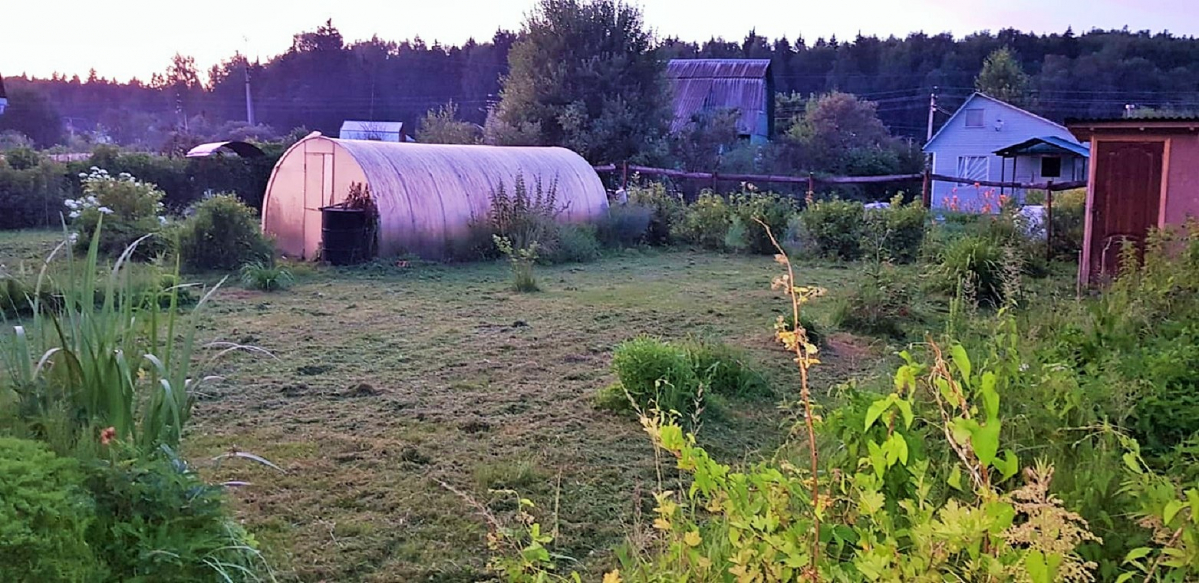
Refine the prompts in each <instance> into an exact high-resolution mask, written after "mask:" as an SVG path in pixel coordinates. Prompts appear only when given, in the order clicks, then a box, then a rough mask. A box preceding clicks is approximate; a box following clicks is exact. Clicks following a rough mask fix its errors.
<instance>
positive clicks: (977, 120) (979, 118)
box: [966, 109, 983, 128]
mask: <svg viewBox="0 0 1199 583" xmlns="http://www.w3.org/2000/svg"><path fill="white" fill-rule="evenodd" d="M966 127H968V128H981V127H983V110H981V109H967V110H966Z"/></svg>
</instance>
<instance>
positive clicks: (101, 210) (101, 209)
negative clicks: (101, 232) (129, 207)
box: [96, 206, 112, 215]
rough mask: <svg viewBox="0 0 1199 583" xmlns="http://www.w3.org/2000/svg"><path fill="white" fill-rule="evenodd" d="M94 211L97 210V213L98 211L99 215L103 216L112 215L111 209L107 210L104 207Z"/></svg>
mask: <svg viewBox="0 0 1199 583" xmlns="http://www.w3.org/2000/svg"><path fill="white" fill-rule="evenodd" d="M96 210H97V211H99V212H100V213H101V214H105V215H111V214H112V209H110V208H108V207H106V206H102V207H100V208H98V209H96Z"/></svg>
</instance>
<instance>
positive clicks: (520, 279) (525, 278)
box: [495, 235, 541, 293]
mask: <svg viewBox="0 0 1199 583" xmlns="http://www.w3.org/2000/svg"><path fill="white" fill-rule="evenodd" d="M495 246H496V248H498V249H499V250H500V253H503V254H504V256H505V257H507V258H508V265H509V267H510V268H511V269H512V289H513V290H514V291H518V292H522V293H528V292H536V291H541V287H540V286H538V285H537V277H536V276H535V275H534V274H533V266H534V265H536V264H537V257H538V256H537V248H538V244H537V241H533V242H531V243H529V244H528V246H526V247H520V248H517V247H515V246H513V245H512V241H510V240H508V238H507V237H501V236H499V235H495Z"/></svg>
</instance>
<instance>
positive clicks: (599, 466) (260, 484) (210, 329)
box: [0, 233, 886, 582]
mask: <svg viewBox="0 0 1199 583" xmlns="http://www.w3.org/2000/svg"><path fill="white" fill-rule="evenodd" d="M0 236H8V235H4V234H0ZM9 240H12V241H21V242H22V243H21V245H26V246H27V247H26V249H27V251H22V253H25V252H28V253H30V254H32V256H33V257H34V258H36V257H38V256H40V252H38V248H39V247H38V245H40V243H39V242H38V241H40V237H35V236H33V234H30V233H22V234H21V235H19V236H11V237H10V239H9ZM48 240H49V241H53V237H50V238H48ZM3 248H4V249H5V253H8V247H7V246H5V247H3ZM779 269H780V266H778V265H777V264H775V263H774V262H773V261H772V260H771V259H770V258H768V257H746V256H735V255H719V254H708V253H695V252H685V251H667V252H659V251H636V250H634V251H628V252H625V253H623V254H617V255H614V256H610V257H608V258H605V259H603V260H601V261H600V262H597V263H592V264H588V265H586V266H578V265H574V266H570V265H566V266H556V267H538V279H539V282H540V284H541V287H542V289H543V292H542V293H538V294H520V293H516V292H513V291H510V287H511V280H510V273H509V270H508V265H507V264H506V263H505V262H498V261H497V262H495V263H487V264H464V265H454V266H442V265H430V264H424V263H418V262H413V263H411V264H409V265H407V266H406V267H398V266H395V265H394V263H388V262H381V261H380V262H375V263H373V264H370V265H369V266H367V267H361V268H352V269H351V268H347V269H339V270H334V269H319V270H314V272H311V273H306V274H305V275H304V277H302V278H301V277H298V278H297V282H296V284H295V285H294V286H293V287H292V288H291V289H289V290H287V291H285V292H282V293H272V294H268V293H264V292H259V291H254V290H247V289H237V288H225V289H222V290H221V292H220V293H219V294H217V295H216V296H215V297H214V298H213V299H214V301H213V303H212V304H211V305H210V307H209V308H207V309H206V312H205V320H204V322H203V323H202V330H201V331H200V337H201V338H203V339H206V340H224V341H232V342H239V343H245V344H253V345H255V346H259V347H262V348H264V349H266V350H269V351H270V352H271V353H272V354H273V355H274V358H270V357H264V356H261V355H249V354H230V355H228V356H227V357H225V358H222V359H221V360H220V361H219V366H218V370H215V371H212V374H217V375H220V376H221V377H223V378H222V380H220V381H215V382H213V383H212V384H208V385H206V387H205V390H204V394H203V395H201V396H200V400H199V402H198V403H197V405H196V407H195V411H194V413H193V418H192V423H191V425H190V426H189V430H188V433H187V435H186V436H185V439H184V454H185V455H186V456H187V457H189V458H190V459H192V460H196V461H202V460H205V459H207V458H211V457H213V456H216V455H218V454H220V453H222V452H226V451H228V450H230V449H231V448H236V449H239V450H242V451H249V452H253V453H255V454H258V455H261V456H263V457H265V458H267V459H269V460H271V461H272V462H274V463H276V464H278V465H280V466H281V467H283V468H285V469H286V470H287V473H286V474H280V473H278V472H275V471H274V470H270V469H268V468H263V467H260V466H258V465H257V464H236V463H226V464H223V465H222V466H221V467H220V468H219V469H217V470H210V471H208V472H207V475H206V477H208V478H209V479H211V480H222V481H223V480H245V481H249V482H251V483H252V485H251V486H248V487H245V488H240V489H237V490H235V491H234V493H233V495H232V498H233V500H234V507H235V508H236V510H237V514H238V518H239V519H241V520H244V522H245V524H246V526H247V527H248V528H249V529H250V530H251V532H253V533H254V534H255V536H257V537H258V539H259V540H261V541H262V542H263V545H264V549H265V552H266V555H267V557H268V559H269V560H270V561H271V563H272V566H274V567H275V568H276V569H278V571H279V572H280V580H282V581H322V580H324V581H339V582H340V581H373V582H374V581H397V582H398V581H475V580H479V579H481V578H484V574H485V573H484V565H485V563H486V552H487V549H486V543H485V540H484V534H485V533H486V524H485V523H484V521H483V520H482V519H481V518H480V517H479V516H477V514H476V513H475V511H474V510H473V509H472V508H471V506H470V505H469V504H468V503H467V502H466V501H464V500H462V499H461V498H459V497H458V496H457V495H455V494H453V493H451V492H449V491H447V490H445V489H444V488H442V487H441V486H440V485H439V484H438V481H442V482H445V483H447V484H449V485H451V486H453V487H454V488H456V489H459V490H461V491H463V492H465V493H467V494H469V495H470V496H471V497H473V498H474V499H475V500H477V501H478V502H480V503H482V504H485V505H487V506H488V507H489V508H490V509H491V510H492V511H493V512H497V513H499V514H500V515H501V516H504V515H505V513H506V512H510V510H511V508H509V505H510V501H509V500H508V499H504V498H503V497H501V496H497V495H493V494H490V493H489V489H494V488H515V489H518V490H519V491H520V492H521V494H522V495H523V496H524V497H527V498H531V499H533V500H535V501H536V502H537V503H538V512H539V513H540V514H539V517H540V519H541V520H542V522H543V524H544V525H545V526H546V528H554V527H556V528H557V530H558V533H559V535H558V539H557V541H556V542H555V543H554V545H553V547H552V548H553V550H554V551H555V552H557V553H561V554H564V555H568V556H570V557H574V558H575V559H577V560H578V561H579V562H578V563H577V564H572V565H567V566H568V567H570V568H575V569H579V570H581V571H582V572H583V573H584V579H585V580H592V579H596V578H598V575H599V573H601V572H602V570H603V569H605V568H608V567H611V566H613V564H614V558H613V556H612V549H613V548H614V547H615V546H616V545H618V544H619V543H620V542H621V541H622V540H623V538H624V537H625V535H626V534H627V533H628V532H629V530H630V529H631V525H632V523H633V521H634V520H635V519H636V516H638V515H640V516H643V517H644V516H646V515H648V513H649V511H650V509H651V508H652V496H650V493H651V491H652V490H653V489H655V488H656V487H657V484H658V471H657V469H656V468H655V464H654V453H653V449H652V447H651V445H650V443H649V440H648V439H647V437H646V436H645V435H644V433H643V431H642V430H641V428H640V426H639V424H638V423H637V421H636V419H633V418H631V417H629V416H628V415H627V414H618V413H611V412H607V411H601V410H598V409H596V408H595V407H594V404H593V403H594V399H595V393H596V390H597V389H599V388H600V387H603V386H605V385H608V384H610V383H611V382H612V381H613V380H614V378H613V376H612V374H611V373H610V370H609V365H610V362H611V355H612V349H613V348H614V347H615V346H616V345H617V344H619V343H620V342H622V341H624V340H626V339H629V338H633V337H635V336H637V335H639V334H649V335H653V336H656V337H661V338H664V339H668V340H678V341H686V340H694V339H704V338H710V339H720V340H722V341H724V342H726V343H728V344H730V345H733V346H736V347H739V348H741V349H743V350H744V351H745V352H746V354H747V355H748V357H749V358H751V359H753V360H754V361H755V364H756V365H757V366H758V368H760V369H761V370H762V371H763V372H764V373H765V374H766V375H767V377H768V378H769V379H770V381H771V382H772V385H773V387H774V389H775V391H776V395H774V396H767V397H762V398H759V399H756V400H753V401H738V400H735V399H734V400H730V401H729V404H728V406H726V407H723V408H722V413H721V415H719V416H718V417H716V418H714V419H711V420H709V421H708V422H706V423H705V424H704V426H703V429H702V432H701V434H700V441H701V443H702V444H703V445H704V446H705V447H708V448H709V450H710V451H711V452H712V453H713V455H715V456H717V457H718V459H723V460H746V461H754V460H757V459H760V458H761V457H762V456H764V455H769V454H770V453H772V452H773V451H774V450H775V448H776V447H777V446H778V445H779V443H780V440H781V439H782V438H783V437H784V436H785V435H786V431H785V428H786V427H787V424H788V422H789V421H788V418H787V413H786V412H785V411H783V410H782V409H780V408H779V407H776V406H775V404H776V402H778V401H781V400H794V398H795V396H796V394H797V388H796V387H797V380H796V374H795V373H794V372H793V369H792V366H793V365H792V364H791V362H790V360H789V358H788V356H787V354H786V353H785V352H784V351H782V349H781V348H779V347H778V346H777V345H776V344H775V343H774V342H773V340H772V332H773V331H772V324H773V321H774V319H775V318H776V317H777V316H778V315H780V314H782V313H783V311H784V309H785V304H784V302H783V300H782V299H781V298H780V296H779V295H777V292H773V291H771V290H770V282H771V279H772V278H773V277H774V276H776V275H777V274H778V273H779ZM857 277H859V276H858V271H857V270H855V269H845V268H831V267H822V266H811V267H809V266H800V267H799V270H798V274H797V279H799V280H800V281H799V283H802V284H815V285H820V286H824V287H827V288H828V289H829V296H830V297H829V298H825V299H821V300H817V301H816V302H815V303H813V304H812V305H811V310H812V312H813V315H814V316H815V317H816V318H817V319H818V320H821V321H824V322H827V321H829V319H830V311H831V310H832V308H833V302H832V301H831V300H832V299H833V298H835V297H836V296H837V295H838V294H839V293H840V292H841V291H842V290H844V289H848V287H849V286H851V285H852V284H853V283H854V282H855V281H856V279H857ZM884 354H885V352H884V351H883V350H882V349H881V348H880V346H879V343H878V342H875V341H871V340H868V339H862V338H858V337H852V336H847V335H844V334H832V335H831V338H830V339H829V341H828V345H827V346H826V348H825V349H824V352H823V353H822V357H823V358H822V359H823V360H824V362H825V364H824V365H822V366H821V367H820V368H819V369H817V371H816V373H815V378H814V380H813V383H814V388H815V390H817V391H818V392H825V391H827V390H829V389H830V388H831V387H833V386H834V385H836V384H837V383H839V382H841V381H844V380H846V379H848V378H850V377H851V376H857V375H865V374H869V373H870V372H872V371H874V370H876V369H877V367H878V366H879V365H880V361H883V362H885V361H886V359H885V358H882V355H884ZM663 475H664V477H665V479H666V480H667V481H668V482H671V481H672V480H675V479H677V473H676V472H674V471H671V470H670V469H669V465H667V466H666V470H665V471H664V474H663ZM667 486H668V487H669V486H670V484H667ZM556 499H557V500H558V503H557V520H556V521H555V520H554V508H555V500H556ZM637 504H640V505H641V506H642V508H640V510H641V512H640V513H638V512H637V509H636V508H635V507H634V506H635V505H637Z"/></svg>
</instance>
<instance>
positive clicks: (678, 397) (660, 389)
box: [612, 336, 700, 415]
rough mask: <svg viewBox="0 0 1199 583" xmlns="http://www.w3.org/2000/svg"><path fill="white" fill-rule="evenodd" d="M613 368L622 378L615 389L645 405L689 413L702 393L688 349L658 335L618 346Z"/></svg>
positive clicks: (647, 407) (636, 402)
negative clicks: (659, 338)
mask: <svg viewBox="0 0 1199 583" xmlns="http://www.w3.org/2000/svg"><path fill="white" fill-rule="evenodd" d="M612 371H613V372H615V373H616V378H617V380H618V381H619V386H618V387H615V390H616V392H618V393H619V392H623V394H624V395H627V399H629V400H631V401H632V402H633V403H635V404H636V405H637V406H638V407H640V408H642V409H649V408H652V407H657V408H659V409H661V410H662V411H677V412H679V413H681V414H684V415H686V414H687V413H688V412H690V411H691V410H692V408H693V407H694V406H695V401H696V399H697V398H699V397H700V394H699V384H700V379H699V377H698V376H697V375H696V374H695V367H694V366H693V363H692V360H691V358H690V356H689V355H688V354H687V350H686V349H684V348H683V347H681V346H676V345H673V344H670V343H667V342H663V341H661V340H658V339H655V338H650V337H648V336H641V337H638V338H634V339H632V340H626V341H625V342H623V343H621V344H620V345H619V346H617V347H616V351H615V352H614V353H613V355H612ZM620 397H621V395H618V396H617V401H616V402H617V403H619V399H620Z"/></svg>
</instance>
